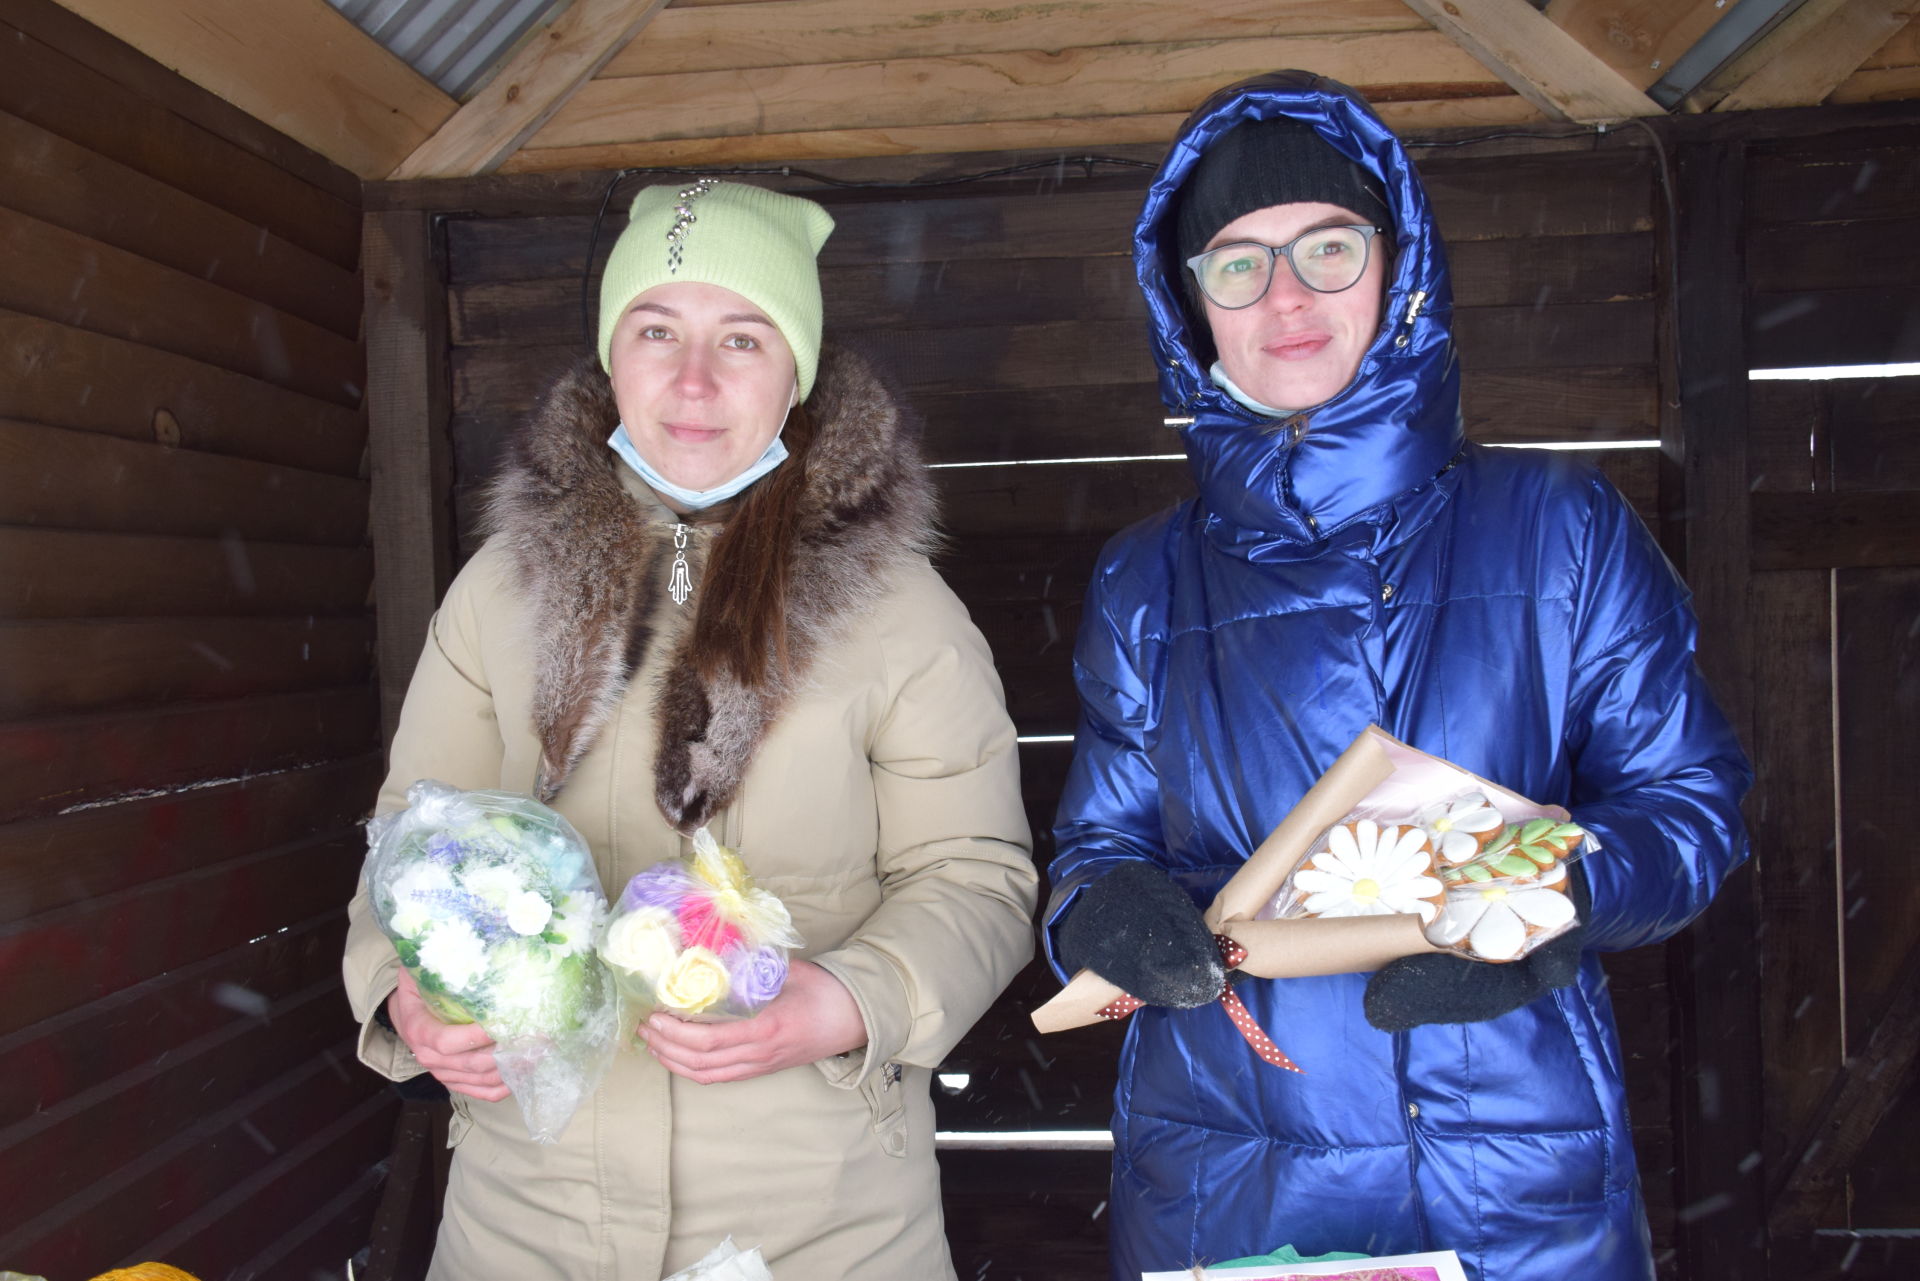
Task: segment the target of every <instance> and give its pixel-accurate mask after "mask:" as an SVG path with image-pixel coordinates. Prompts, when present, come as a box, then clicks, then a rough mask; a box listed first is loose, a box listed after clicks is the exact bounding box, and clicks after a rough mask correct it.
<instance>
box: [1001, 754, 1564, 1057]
mask: <svg viewBox="0 0 1920 1281" xmlns="http://www.w3.org/2000/svg"><path fill="white" fill-rule="evenodd" d="M1488 811H1491V813H1489V812H1488ZM1567 819H1568V815H1567V812H1566V811H1565V810H1563V809H1560V808H1559V807H1557V806H1552V805H1540V804H1537V803H1535V802H1533V801H1530V800H1528V799H1527V798H1526V797H1524V796H1521V795H1520V794H1519V793H1517V792H1513V791H1510V790H1508V789H1507V788H1504V787H1501V786H1499V785H1498V784H1496V783H1491V782H1488V781H1487V780H1485V779H1482V778H1476V777H1475V776H1474V775H1472V774H1470V773H1468V772H1467V771H1466V770H1463V769H1461V768H1459V767H1458V766H1456V765H1453V764H1451V763H1449V762H1447V761H1444V760H1441V759H1440V758H1439V757H1436V756H1429V755H1428V754H1427V753H1425V752H1422V751H1419V750H1418V749H1416V748H1413V747H1409V746H1408V745H1407V744H1405V743H1402V742H1401V741H1399V740H1398V739H1396V738H1394V737H1393V736H1392V735H1390V734H1388V733H1386V732H1385V731H1384V730H1381V729H1380V728H1378V727H1377V726H1372V725H1369V726H1368V727H1367V728H1366V729H1364V730H1362V731H1361V732H1360V734H1359V736H1358V737H1356V738H1355V739H1354V741H1353V742H1352V744H1350V745H1349V746H1348V747H1347V750H1346V751H1344V752H1342V753H1341V754H1340V758H1339V759H1338V760H1336V761H1335V762H1334V763H1333V764H1332V765H1331V766H1329V767H1328V769H1327V772H1326V773H1325V774H1323V775H1321V776H1320V778H1319V780H1318V781H1317V782H1315V783H1314V785H1313V786H1312V787H1311V788H1309V789H1308V790H1307V794H1306V795H1305V796H1303V797H1301V798H1300V800H1299V802H1298V803H1297V804H1296V805H1294V807H1293V808H1292V809H1291V810H1289V811H1288V812H1287V815H1286V817H1285V818H1283V819H1281V820H1280V823H1279V825H1278V826H1277V827H1275V828H1274V829H1273V831H1272V833H1270V834H1269V835H1268V836H1267V839H1266V840H1264V841H1262V842H1261V843H1260V845H1259V846H1258V848H1256V849H1255V850H1254V851H1253V852H1252V853H1251V854H1249V855H1248V856H1247V861H1246V862H1245V863H1243V864H1241V865H1240V867H1239V869H1238V870H1236V871H1235V872H1234V874H1233V875H1232V876H1231V877H1230V878H1228V880H1227V883H1226V884H1225V885H1223V886H1221V887H1220V891H1219V893H1218V894H1216V895H1215V896H1214V899H1213V902H1212V904H1211V905H1210V906H1209V907H1208V908H1207V911H1206V921H1207V925H1208V927H1209V928H1210V929H1212V930H1213V931H1214V933H1215V934H1216V935H1217V936H1219V937H1220V938H1222V939H1224V940H1226V943H1223V948H1224V947H1225V946H1226V945H1227V944H1231V945H1233V947H1234V948H1236V949H1237V954H1238V956H1239V959H1238V960H1236V961H1234V962H1232V965H1233V967H1234V968H1236V969H1238V970H1239V971H1240V972H1241V973H1243V974H1249V975H1252V976H1254V977H1256V978H1269V979H1275V978H1300V977H1305V976H1308V975H1317V974H1349V973H1363V972H1366V971H1370V970H1377V969H1379V968H1380V967H1381V966H1383V965H1385V964H1387V963H1388V962H1389V961H1393V960H1397V959H1398V958H1400V957H1403V956H1414V955H1418V954H1420V953H1423V952H1446V951H1452V952H1456V953H1458V954H1460V955H1464V956H1470V957H1473V958H1475V959H1477V960H1512V959H1515V958H1516V957H1518V956H1523V955H1525V954H1526V953H1527V952H1528V951H1531V950H1532V949H1533V948H1535V947H1537V946H1539V945H1540V944H1541V943H1544V942H1545V941H1547V939H1549V938H1553V937H1557V936H1558V935H1559V934H1561V933H1564V932H1565V931H1566V930H1567V929H1569V928H1571V927H1572V925H1573V923H1574V914H1573V904H1572V899H1571V898H1570V897H1569V896H1568V894H1567V893H1566V890H1565V885H1566V876H1567V873H1566V863H1567V862H1568V861H1569V860H1571V859H1572V858H1574V857H1576V856H1577V855H1579V854H1585V853H1589V852H1592V851H1593V850H1594V849H1596V848H1598V847H1597V846H1596V845H1595V844H1594V843H1593V841H1592V838H1591V837H1590V836H1588V835H1587V834H1585V833H1584V832H1582V831H1581V829H1579V828H1578V827H1575V826H1574V825H1573V824H1572V823H1570V822H1568V821H1567ZM1340 829H1344V832H1343V834H1340V835H1336V832H1337V831H1339V830H1340ZM1336 841H1337V842H1338V848H1337V849H1336V848H1335V843H1336ZM1329 851H1333V853H1332V855H1331V856H1329ZM1523 864H1524V866H1523ZM1296 872H1297V873H1298V874H1299V875H1296ZM1309 873H1311V875H1309ZM1302 878H1304V879H1302ZM1548 896H1551V897H1548ZM1309 904H1311V905H1312V906H1309ZM1516 936H1518V937H1516ZM1139 1004H1140V1003H1139V1002H1138V1001H1137V1000H1134V999H1133V998H1132V997H1129V996H1128V995H1127V994H1126V993H1124V992H1122V991H1121V990H1120V989H1119V988H1117V987H1115V986H1114V985H1113V984H1111V983H1109V982H1107V981H1106V980H1105V979H1103V978H1101V977H1100V976H1099V975H1097V974H1094V973H1093V972H1092V971H1090V970H1082V971H1081V972H1080V973H1078V974H1076V975H1074V976H1073V979H1072V981H1070V982H1069V983H1068V984H1067V986H1066V987H1065V988H1063V989H1062V990H1061V991H1060V992H1058V993H1056V994H1055V995H1054V997H1053V999H1051V1000H1049V1001H1048V1002H1046V1003H1045V1004H1044V1005H1042V1006H1040V1007H1039V1008H1038V1009H1036V1010H1035V1011H1034V1012H1033V1015H1032V1018H1033V1023H1034V1026H1035V1027H1036V1028H1038V1029H1039V1030H1040V1031H1042V1032H1057V1031H1062V1030H1064V1029H1066V1028H1072V1027H1080V1026H1083V1025H1085V1024H1088V1023H1094V1022H1098V1021H1100V1020H1102V1019H1112V1018H1115V1017H1124V1015H1125V1014H1126V1013H1128V1012H1130V1010H1131V1009H1133V1008H1137V1007H1138V1006H1139ZM1269 1031H1270V1032H1272V1033H1273V1035H1274V1036H1275V1037H1277V1038H1279V1039H1282V1040H1284V1029H1269Z"/></svg>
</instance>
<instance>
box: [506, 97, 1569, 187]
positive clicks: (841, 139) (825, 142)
mask: <svg viewBox="0 0 1920 1281" xmlns="http://www.w3.org/2000/svg"><path fill="white" fill-rule="evenodd" d="M1374 110H1376V111H1378V112H1379V113H1380V117H1381V118H1382V119H1383V120H1385V121H1386V122H1387V123H1388V124H1389V125H1392V126H1393V127H1394V128H1396V129H1402V130H1407V129H1433V128H1497V127H1504V126H1509V125H1528V124H1540V123H1542V121H1541V118H1540V112H1539V111H1538V110H1537V109H1536V108H1535V107H1534V105H1533V104H1532V103H1530V102H1528V101H1527V100H1526V99H1525V98H1522V97H1520V96H1519V95H1517V94H1511V93H1503V94H1501V95H1500V96H1499V97H1496V98H1446V99H1422V100H1418V101H1411V102H1383V103H1375V104H1374ZM1186 118H1187V117H1186V113H1185V112H1184V111H1176V112H1168V113H1161V114H1154V115H1139V116H1079V117H1070V118H1054V119H1048V120H1005V121H995V122H991V123H986V124H963V125H942V124H930V125H908V126H904V127H899V128H867V129H831V130H820V131H815V132H804V133H767V134H743V135H739V136H735V137H729V138H681V139H669V140H665V141H660V142H619V143H603V144H598V145H592V146H584V147H525V148H522V149H521V150H519V151H517V152H515V153H514V154H513V155H512V156H511V157H510V158H509V159H508V160H507V162H506V163H505V164H504V165H502V166H501V167H500V172H501V173H516V174H526V173H567V172H574V171H579V170H598V169H625V168H629V167H668V166H673V165H689V166H693V167H703V166H709V165H734V164H768V163H780V162H786V161H808V160H821V161H832V160H858V159H865V158H869V157H875V156H932V157H939V156H952V155H959V154H965V153H974V152H1007V151H1056V152H1057V151H1065V150H1072V151H1075V152H1079V151H1088V150H1100V151H1111V150H1112V149H1114V148H1116V147H1123V148H1124V147H1131V146H1139V145H1151V144H1158V145H1161V146H1164V145H1165V144H1167V143H1169V142H1171V141H1173V136H1174V134H1175V133H1177V132H1179V129H1180V124H1181V122H1182V121H1184V120H1185V119H1186ZM940 163H941V164H942V165H948V164H950V163H951V162H950V161H941V162H940Z"/></svg>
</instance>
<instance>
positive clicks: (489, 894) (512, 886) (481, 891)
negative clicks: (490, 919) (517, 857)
mask: <svg viewBox="0 0 1920 1281" xmlns="http://www.w3.org/2000/svg"><path fill="white" fill-rule="evenodd" d="M460 885H461V888H463V889H465V890H466V891H467V892H468V893H469V894H472V895H473V896H474V897H475V898H477V899H479V900H480V901H481V902H483V903H486V904H488V905H489V906H491V907H494V908H497V909H499V910H500V911H502V912H504V911H506V910H507V904H508V903H510V902H512V901H513V896H514V895H516V894H518V893H520V892H521V891H522V890H524V889H526V882H525V881H523V880H522V879H521V877H520V875H519V873H518V872H516V871H514V869H513V868H510V867H476V868H473V869H471V870H467V871H462V872H461V873H460Z"/></svg>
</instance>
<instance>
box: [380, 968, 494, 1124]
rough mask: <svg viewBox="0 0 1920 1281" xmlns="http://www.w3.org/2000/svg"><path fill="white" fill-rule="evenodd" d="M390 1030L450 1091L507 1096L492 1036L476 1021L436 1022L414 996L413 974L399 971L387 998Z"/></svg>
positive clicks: (489, 1098)
mask: <svg viewBox="0 0 1920 1281" xmlns="http://www.w3.org/2000/svg"><path fill="white" fill-rule="evenodd" d="M387 1017H388V1018H390V1019H392V1020H393V1030H394V1032H395V1033H397V1034H398V1035H399V1037H400V1039H401V1040H402V1041H405V1042H406V1043H407V1048H408V1049H409V1050H412V1051H413V1057H414V1058H416V1059H418V1060H420V1066H421V1067H423V1068H425V1069H426V1070H427V1071H429V1072H431V1073H432V1074H433V1077H434V1079H435V1080H436V1081H438V1082H440V1084H442V1085H444V1086H446V1087H447V1088H448V1089H449V1090H452V1091H453V1092H454V1093H455V1094H465V1095H470V1096H471V1097H473V1098H476V1099H484V1100H485V1101H486V1102H488V1103H498V1102H499V1101H500V1100H501V1099H504V1098H506V1097H507V1094H508V1090H507V1083H506V1082H505V1081H502V1080H501V1079H500V1069H499V1068H498V1067H497V1066H495V1064H494V1061H493V1038H492V1037H490V1036H488V1035H487V1032H486V1029H485V1028H483V1027H481V1026H480V1025H479V1024H478V1023H442V1022H441V1021H440V1020H439V1019H437V1018H435V1017H434V1016H433V1011H431V1010H429V1009H428V1008H427V1003H426V1002H425V1001H423V1000H421V999H420V989H419V988H418V987H417V986H415V984H414V981H413V975H411V974H409V973H407V972H406V970H405V969H402V970H401V971H400V986H399V987H398V988H396V989H394V993H393V995H392V996H390V997H388V998H387Z"/></svg>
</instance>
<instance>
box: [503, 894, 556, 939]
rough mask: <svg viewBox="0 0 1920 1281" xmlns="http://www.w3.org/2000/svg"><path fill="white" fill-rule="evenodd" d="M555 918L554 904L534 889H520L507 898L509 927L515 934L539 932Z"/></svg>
mask: <svg viewBox="0 0 1920 1281" xmlns="http://www.w3.org/2000/svg"><path fill="white" fill-rule="evenodd" d="M552 919H553V904H551V903H549V902H547V900H546V899H545V898H544V897H542V896H541V895H539V894H535V893H534V892H533V891H532V890H518V891H516V892H515V893H514V895H513V897H511V898H509V899H508V900H507V928H508V929H510V930H512V931H513V932H514V933H515V934H538V933H540V931H542V930H544V929H546V928H547V922H548V921H550V920H552Z"/></svg>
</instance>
